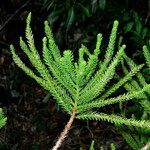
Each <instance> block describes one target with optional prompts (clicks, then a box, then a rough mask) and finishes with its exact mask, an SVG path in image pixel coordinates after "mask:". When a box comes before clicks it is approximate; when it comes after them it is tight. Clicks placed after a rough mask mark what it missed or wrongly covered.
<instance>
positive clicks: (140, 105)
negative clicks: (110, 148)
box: [119, 46, 150, 150]
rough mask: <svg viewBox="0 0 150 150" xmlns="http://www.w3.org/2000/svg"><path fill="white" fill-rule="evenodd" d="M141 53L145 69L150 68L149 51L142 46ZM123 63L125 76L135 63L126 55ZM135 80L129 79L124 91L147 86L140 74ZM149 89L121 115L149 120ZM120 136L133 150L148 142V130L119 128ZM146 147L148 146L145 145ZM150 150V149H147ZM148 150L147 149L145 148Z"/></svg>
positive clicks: (149, 131)
mask: <svg viewBox="0 0 150 150" xmlns="http://www.w3.org/2000/svg"><path fill="white" fill-rule="evenodd" d="M143 53H144V56H145V59H146V64H147V67H148V68H150V61H149V60H150V51H149V50H148V47H146V46H143ZM123 58H124V61H123V60H122V68H123V71H124V73H125V74H128V67H129V68H130V69H132V68H134V67H136V66H137V65H136V63H134V61H133V60H132V59H131V58H129V57H128V56H127V55H126V54H124V55H123ZM125 63H126V64H127V65H128V67H127V66H126V65H125ZM135 76H136V78H135V79H131V80H130V82H128V83H126V84H125V85H124V87H125V89H126V90H127V91H129V92H133V91H135V92H136V91H137V90H139V89H142V88H143V86H145V85H148V83H147V82H146V80H145V77H144V76H143V74H142V73H137V74H136V75H135ZM149 97H150V89H149V90H148V91H147V92H145V93H143V94H141V95H140V96H139V100H138V101H135V104H134V105H133V106H132V107H131V108H128V109H122V108H121V109H122V114H124V116H125V115H126V114H131V115H132V116H133V118H136V119H140V120H149V119H150V98H149ZM119 130H120V132H121V134H122V135H123V137H124V139H125V140H126V142H127V143H128V144H129V145H130V147H132V149H133V150H139V149H141V148H142V147H144V145H146V144H147V143H148V142H149V141H150V129H144V128H137V127H128V128H127V129H124V128H122V127H119ZM147 147H148V145H147ZM149 148H150V147H149ZM147 149H148V148H147Z"/></svg>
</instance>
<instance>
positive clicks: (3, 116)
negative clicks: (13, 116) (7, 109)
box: [0, 108, 7, 128]
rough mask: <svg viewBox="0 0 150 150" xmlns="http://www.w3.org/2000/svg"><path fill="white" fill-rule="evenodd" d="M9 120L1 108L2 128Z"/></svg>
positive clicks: (0, 124) (0, 123)
mask: <svg viewBox="0 0 150 150" xmlns="http://www.w3.org/2000/svg"><path fill="white" fill-rule="evenodd" d="M6 121H7V118H6V117H5V115H4V113H3V110H2V108H0V128H2V127H3V126H4V125H5V124H6Z"/></svg>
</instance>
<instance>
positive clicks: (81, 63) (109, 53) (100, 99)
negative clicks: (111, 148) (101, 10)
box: [10, 13, 150, 150]
mask: <svg viewBox="0 0 150 150" xmlns="http://www.w3.org/2000/svg"><path fill="white" fill-rule="evenodd" d="M30 22H31V13H29V15H28V17H27V24H26V39H27V44H26V43H25V42H24V40H23V38H22V37H20V47H21V49H22V50H23V51H24V53H25V54H26V55H27V56H28V58H29V60H30V62H31V64H32V65H33V67H34V69H35V70H34V69H30V68H29V67H27V66H26V65H25V63H24V62H22V60H21V59H20V58H19V56H18V55H17V54H16V52H15V49H14V46H13V45H10V49H11V52H12V56H13V60H14V61H15V63H16V64H17V65H18V66H19V67H20V68H21V69H22V70H23V71H24V72H25V73H26V74H27V75H29V76H30V77H32V78H33V79H35V80H36V81H37V83H39V84H40V85H41V86H42V87H43V88H45V89H46V90H48V91H49V92H50V93H51V94H52V95H53V97H54V99H55V100H56V102H57V103H58V105H59V106H60V107H61V108H62V110H63V111H64V112H65V113H67V114H69V115H70V119H69V121H68V123H67V124H66V126H65V127H64V130H63V131H62V133H61V134H60V136H59V137H58V140H57V142H56V143H55V145H54V147H53V148H52V149H53V150H57V149H58V148H59V147H60V146H61V145H62V142H63V141H64V139H65V137H66V136H67V134H68V131H69V130H70V128H71V126H72V123H73V121H74V120H75V119H83V120H103V121H108V122H110V123H114V124H117V125H119V124H122V125H127V126H135V127H139V128H141V127H142V128H149V127H150V121H148V120H136V119H134V118H131V119H127V118H125V117H121V116H119V115H115V114H106V113H104V112H102V109H101V111H100V109H99V108H102V107H104V106H107V105H112V104H115V103H121V102H125V101H128V100H130V99H133V98H138V97H139V95H142V94H144V91H147V90H148V89H149V88H150V85H146V86H144V87H143V88H142V89H139V90H136V91H134V92H127V93H124V94H122V95H118V96H113V97H112V96H111V95H112V94H114V92H115V91H116V90H117V89H118V88H119V87H120V86H121V85H123V84H124V83H126V82H127V81H128V80H130V79H131V78H132V76H134V75H135V74H136V73H137V72H139V70H140V69H141V68H142V67H143V65H138V66H135V67H134V68H133V69H132V70H131V71H130V72H129V73H128V74H126V75H125V76H124V77H123V78H120V80H119V81H118V82H117V83H114V85H113V86H111V87H110V86H109V83H110V81H111V80H112V79H113V78H114V75H115V70H116V68H117V66H118V65H119V63H120V61H121V58H122V56H123V54H124V50H125V47H126V46H125V45H122V46H121V47H120V48H119V51H118V52H117V53H116V54H115V56H114V49H115V41H116V35H117V28H118V21H114V24H113V28H112V31H111V34H110V39H109V43H108V47H107V49H106V53H105V56H104V60H102V59H100V60H99V55H100V52H101V50H100V46H101V42H102V34H98V35H97V41H96V47H95V49H94V52H93V53H92V52H90V50H88V48H87V47H86V46H84V45H82V46H81V48H80V49H79V56H78V59H77V60H76V59H75V58H74V57H73V53H72V51H71V50H65V51H64V52H63V54H61V52H60V50H59V48H58V47H57V45H56V44H55V41H54V38H53V34H52V31H51V28H50V27H49V25H48V22H47V21H45V23H44V25H45V35H46V36H45V37H44V38H43V40H42V41H43V50H42V56H40V55H39V53H38V51H37V49H36V47H35V43H34V39H33V34H32V30H31V28H30ZM106 89H107V90H106Z"/></svg>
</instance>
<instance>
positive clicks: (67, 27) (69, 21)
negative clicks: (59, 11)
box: [66, 7, 75, 31]
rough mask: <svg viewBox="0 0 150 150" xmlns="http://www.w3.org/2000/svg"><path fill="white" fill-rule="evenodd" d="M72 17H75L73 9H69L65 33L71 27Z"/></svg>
mask: <svg viewBox="0 0 150 150" xmlns="http://www.w3.org/2000/svg"><path fill="white" fill-rule="evenodd" d="M74 17H75V14H74V7H71V8H70V9H69V11H68V16H67V21H66V29H67V31H68V30H69V29H70V27H71V25H72V24H73V22H74Z"/></svg>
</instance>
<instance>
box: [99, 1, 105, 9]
mask: <svg viewBox="0 0 150 150" xmlns="http://www.w3.org/2000/svg"><path fill="white" fill-rule="evenodd" d="M105 6H106V0H99V8H100V9H101V10H104V9H105Z"/></svg>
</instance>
